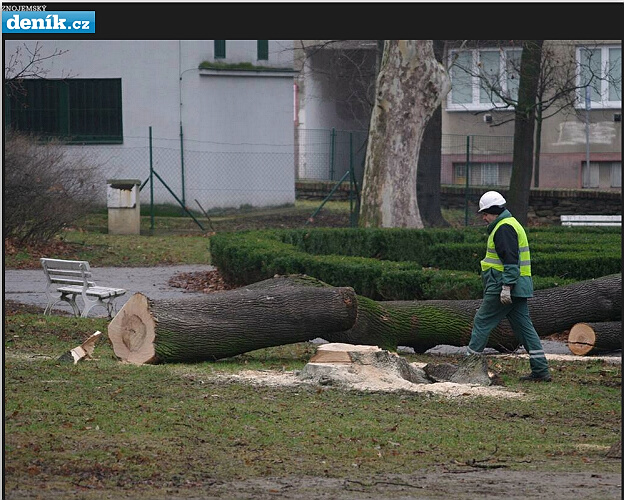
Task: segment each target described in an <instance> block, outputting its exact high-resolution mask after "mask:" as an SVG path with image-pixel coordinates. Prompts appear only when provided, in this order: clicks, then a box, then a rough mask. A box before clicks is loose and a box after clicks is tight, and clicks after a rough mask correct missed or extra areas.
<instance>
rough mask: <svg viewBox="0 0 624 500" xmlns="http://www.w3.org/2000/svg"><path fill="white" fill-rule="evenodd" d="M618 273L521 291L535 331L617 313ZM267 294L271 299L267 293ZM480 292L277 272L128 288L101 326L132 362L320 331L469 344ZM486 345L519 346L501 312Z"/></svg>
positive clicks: (290, 339) (389, 340)
mask: <svg viewBox="0 0 624 500" xmlns="http://www.w3.org/2000/svg"><path fill="white" fill-rule="evenodd" d="M621 288H622V276H621V274H618V275H611V276H605V277H603V278H598V279H594V280H587V281H583V282H579V283H574V284H572V285H567V286H563V287H558V288H550V289H547V290H540V291H538V292H536V293H535V296H534V297H533V298H531V299H529V308H530V311H531V317H532V319H533V324H534V325H535V328H536V330H537V332H538V334H539V335H540V336H541V337H544V336H548V335H551V334H552V333H556V332H560V331H563V330H566V329H569V328H571V327H572V326H573V325H574V324H576V323H579V322H581V321H614V320H621ZM269 297H270V299H269ZM480 304H481V301H480V300H430V301H391V302H377V301H374V300H371V299H368V298H366V297H362V296H356V295H355V293H354V292H353V290H352V289H350V288H335V287H331V286H329V285H327V284H325V283H323V282H321V281H318V280H316V279H314V278H310V277H305V276H282V277H276V278H272V279H269V280H264V281H261V282H258V283H254V284H252V285H249V286H247V287H244V288H240V289H237V290H230V291H225V292H218V293H213V294H207V295H206V297H201V298H197V299H187V300H168V301H164V300H163V301H152V300H149V299H148V298H147V297H145V296H143V295H141V294H135V296H133V297H131V299H130V300H129V301H128V302H127V303H126V304H125V305H124V307H123V308H122V309H121V311H119V313H118V314H117V315H116V316H115V318H114V319H113V321H112V322H111V324H110V326H109V339H110V340H111V342H112V344H113V349H114V350H115V354H116V355H117V356H119V357H120V358H121V359H122V360H126V361H130V362H133V363H138V364H141V363H157V362H171V361H200V360H215V359H219V358H223V357H229V356H234V355H236V354H242V353H244V352H249V351H252V350H255V349H260V348H263V347H271V346H276V345H284V344H291V343H296V342H303V341H307V340H313V339H314V338H317V337H321V338H323V339H325V340H327V341H328V342H333V343H346V344H355V345H374V346H378V347H380V348H382V349H386V350H390V351H395V350H396V349H397V347H398V346H408V347H412V348H413V349H414V350H415V351H416V352H424V351H426V350H427V349H430V348H431V347H435V346H436V345H441V344H446V345H452V346H464V345H467V344H468V341H469V339H470V333H471V330H472V321H473V318H474V315H475V313H476V311H477V309H478V308H479V305H480ZM488 347H493V348H495V349H497V350H499V351H503V352H504V351H512V350H514V349H516V348H517V347H518V341H517V339H516V338H515V336H514V335H513V332H512V330H511V327H510V325H509V323H508V322H507V320H503V321H502V322H501V323H500V324H499V326H498V327H497V328H495V329H494V331H493V332H492V334H491V336H490V339H489V343H488Z"/></svg>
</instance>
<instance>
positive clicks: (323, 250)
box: [210, 228, 621, 300]
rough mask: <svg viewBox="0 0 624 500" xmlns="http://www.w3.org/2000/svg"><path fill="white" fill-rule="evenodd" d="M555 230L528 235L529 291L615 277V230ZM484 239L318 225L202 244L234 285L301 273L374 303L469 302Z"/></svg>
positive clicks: (476, 233) (470, 234) (475, 292)
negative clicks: (397, 301) (413, 301)
mask: <svg viewBox="0 0 624 500" xmlns="http://www.w3.org/2000/svg"><path fill="white" fill-rule="evenodd" d="M558 229H559V230H554V231H552V230H551V231H548V230H541V229H539V228H535V229H533V230H532V232H531V236H530V238H532V241H537V242H536V243H535V244H533V243H532V244H531V254H532V260H533V262H532V267H533V275H534V276H533V278H534V279H533V281H534V285H535V289H543V288H551V287H554V286H560V285H565V284H568V283H571V282H574V281H579V280H586V279H591V278H596V277H600V276H606V275H608V274H614V273H618V272H621V231H617V229H619V228H585V229H581V230H576V231H570V229H569V228H558ZM561 229H563V230H561ZM586 229H591V230H590V231H586ZM588 235H589V236H588ZM485 240H486V233H485V231H484V230H476V229H466V230H465V231H463V230H462V231H460V230H456V229H419V230H414V229H357V228H347V229H331V228H321V229H295V230H266V231H245V232H237V233H219V234H216V235H214V236H212V237H211V239H210V247H211V253H212V262H213V264H214V265H215V266H217V267H218V268H219V270H220V271H221V272H222V273H223V274H224V276H225V277H226V278H227V279H228V280H229V281H232V282H233V283H236V284H239V285H245V284H249V283H253V282H256V281H260V280H263V279H267V278H270V277H272V276H274V275H275V274H308V275H310V276H314V277H315V278H318V279H320V280H322V281H324V282H326V283H329V284H331V285H334V286H351V287H353V288H354V289H355V291H356V292H357V293H358V294H359V295H362V296H366V297H369V298H372V299H375V300H431V299H475V298H480V297H481V294H482V284H481V277H480V272H479V271H480V264H479V262H480V260H481V259H482V258H483V255H484V253H485Z"/></svg>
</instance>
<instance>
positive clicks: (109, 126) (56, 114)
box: [4, 78, 123, 144]
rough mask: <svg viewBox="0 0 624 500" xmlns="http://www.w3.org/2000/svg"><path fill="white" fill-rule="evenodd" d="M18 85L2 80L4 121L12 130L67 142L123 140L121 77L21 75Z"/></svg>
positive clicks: (114, 141) (119, 141) (111, 141)
mask: <svg viewBox="0 0 624 500" xmlns="http://www.w3.org/2000/svg"><path fill="white" fill-rule="evenodd" d="M13 83H14V82H13ZM18 85H19V87H17V86H15V85H9V84H8V83H5V97H4V103H5V123H6V124H8V125H9V126H10V127H11V128H12V129H13V130H18V131H21V132H28V133H32V134H36V135H39V136H41V137H48V138H52V137H54V138H59V139H62V140H64V141H66V142H69V143H85V142H88V143H115V144H119V143H122V142H123V127H122V101H121V79H119V78H93V79H83V78H75V79H69V80H47V79H24V80H22V81H21V82H20V83H19V84H18Z"/></svg>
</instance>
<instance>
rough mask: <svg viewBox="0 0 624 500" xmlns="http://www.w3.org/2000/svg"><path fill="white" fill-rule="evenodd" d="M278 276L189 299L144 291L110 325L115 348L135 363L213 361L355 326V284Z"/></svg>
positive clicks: (119, 354)
mask: <svg viewBox="0 0 624 500" xmlns="http://www.w3.org/2000/svg"><path fill="white" fill-rule="evenodd" d="M305 282H306V280H305V279H302V280H300V279H296V278H295V279H293V280H287V279H273V280H266V281H265V282H261V285H260V286H259V284H254V285H255V286H254V285H251V286H248V287H245V288H239V289H236V290H229V291H226V292H220V293H212V294H207V295H206V296H205V297H199V298H192V299H187V300H159V301H155V300H150V299H149V298H147V297H146V296H145V295H143V294H141V293H136V294H134V295H133V296H132V297H130V299H129V300H128V302H126V303H125V304H124V306H123V307H122V308H121V310H120V311H119V312H118V313H117V315H116V316H115V318H113V320H112V321H111V323H110V325H109V326H108V337H109V339H110V341H111V343H112V345H113V350H114V351H115V354H116V355H117V356H118V357H119V358H120V359H121V360H122V361H127V362H130V363H134V364H143V363H159V362H179V361H211V360H216V359H220V358H227V357H230V356H234V355H236V354H241V353H244V352H249V351H252V350H255V349H261V348H264V347H272V346H277V345H284V344H292V343H295V342H303V341H307V340H312V339H314V338H316V337H319V336H321V335H323V334H325V332H327V331H334V330H345V329H348V328H350V327H351V326H352V325H353V324H354V322H355V318H356V314H357V297H356V294H355V292H354V291H353V289H352V288H337V287H317V286H314V285H315V283H312V285H313V286H307V285H305V284H302V283H305Z"/></svg>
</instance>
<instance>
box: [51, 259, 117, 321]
mask: <svg viewBox="0 0 624 500" xmlns="http://www.w3.org/2000/svg"><path fill="white" fill-rule="evenodd" d="M40 260H41V265H42V266H43V272H44V273H45V276H46V279H47V282H48V284H47V287H46V296H47V298H48V305H47V306H46V308H45V310H44V311H43V314H48V315H49V314H51V311H52V308H53V307H54V306H55V305H56V304H58V303H59V302H67V303H68V304H69V305H70V306H71V307H72V309H73V310H74V315H75V316H81V317H83V318H86V317H87V316H88V314H89V311H90V310H91V309H92V308H93V307H95V306H102V307H105V308H106V311H107V312H108V317H109V319H110V318H112V317H113V312H114V311H115V299H116V298H117V297H120V296H121V295H123V294H125V293H126V290H124V289H123V288H109V287H103V286H97V285H96V284H95V281H93V277H92V273H91V267H90V266H89V263H88V262H87V261H86V260H63V259H47V258H42V259H40ZM78 296H80V297H82V301H83V303H84V307H83V309H82V313H81V312H80V308H79V307H78V304H77V303H76V298H77V297H78Z"/></svg>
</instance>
